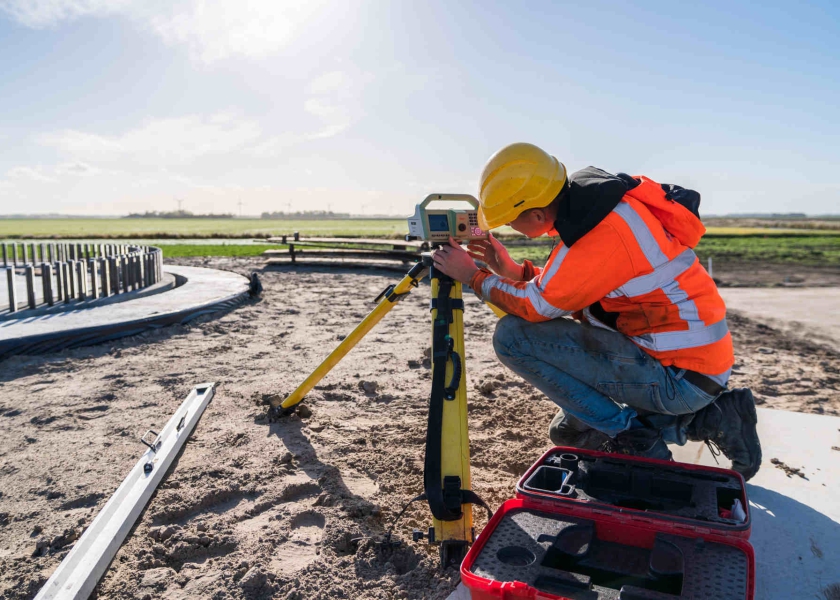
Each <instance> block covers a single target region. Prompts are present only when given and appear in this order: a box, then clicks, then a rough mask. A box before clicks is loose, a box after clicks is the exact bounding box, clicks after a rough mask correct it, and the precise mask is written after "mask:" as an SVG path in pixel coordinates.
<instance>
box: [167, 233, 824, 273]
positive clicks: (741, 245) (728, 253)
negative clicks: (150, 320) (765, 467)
mask: <svg viewBox="0 0 840 600" xmlns="http://www.w3.org/2000/svg"><path fill="white" fill-rule="evenodd" d="M161 248H162V249H163V255H164V257H165V258H172V257H177V256H259V255H261V254H262V253H263V252H264V251H265V250H269V249H275V250H276V249H280V248H285V246H281V245H279V244H271V245H268V244H253V245H248V246H245V245H241V244H236V243H231V244H171V245H162V246H161ZM550 250H551V247H550V246H528V247H512V248H511V249H510V253H511V255H512V256H513V257H514V258H515V259H516V260H519V261H521V260H522V259H524V258H527V259H529V260H531V261H533V262H534V263H535V264H538V265H542V264H545V261H546V259H547V258H548V255H549V253H550ZM695 250H696V252H697V255H698V256H699V257H700V259H701V260H703V261H705V260H706V259H707V258H709V257H712V258H713V259H714V260H716V261H739V262H769V263H796V264H807V265H832V266H840V235H833V236H823V235H819V236H795V237H788V236H773V237H708V238H703V240H701V242H700V244H699V245H698V246H697V248H696V249H695Z"/></svg>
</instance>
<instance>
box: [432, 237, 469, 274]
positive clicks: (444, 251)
mask: <svg viewBox="0 0 840 600" xmlns="http://www.w3.org/2000/svg"><path fill="white" fill-rule="evenodd" d="M433 258H434V261H435V268H436V269H440V270H441V271H443V272H444V273H446V274H447V275H449V276H450V277H451V278H452V279H454V280H455V281H460V282H461V283H466V284H469V282H470V280H471V279H472V277H473V275H475V273H476V272H477V271H478V267H477V266H476V264H475V261H474V260H473V259H472V258H470V255H469V254H467V251H466V250H464V249H463V248H461V246H460V244H458V242H456V241H455V240H454V239H452V238H451V237H450V238H449V245H448V246H441V247H440V249H438V250H436V251H435V254H434V257H433Z"/></svg>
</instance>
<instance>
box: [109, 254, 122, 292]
mask: <svg viewBox="0 0 840 600" xmlns="http://www.w3.org/2000/svg"><path fill="white" fill-rule="evenodd" d="M108 267H109V268H110V269H111V292H112V293H113V294H115V295H116V294H119V293H120V270H119V267H118V265H117V257H116V256H112V257H110V258H109V259H108Z"/></svg>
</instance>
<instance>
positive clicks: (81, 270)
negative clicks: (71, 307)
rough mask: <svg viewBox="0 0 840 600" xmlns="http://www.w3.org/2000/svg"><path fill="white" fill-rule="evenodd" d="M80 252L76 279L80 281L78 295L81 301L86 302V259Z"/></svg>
mask: <svg viewBox="0 0 840 600" xmlns="http://www.w3.org/2000/svg"><path fill="white" fill-rule="evenodd" d="M81 254H82V253H81V252H79V255H80V256H79V260H77V261H76V279H77V280H78V282H79V283H78V286H79V287H78V289H77V290H76V291H77V294H78V298H79V300H85V299H86V298H87V293H88V289H87V288H88V281H87V269H86V268H85V259H84V257H83V256H81Z"/></svg>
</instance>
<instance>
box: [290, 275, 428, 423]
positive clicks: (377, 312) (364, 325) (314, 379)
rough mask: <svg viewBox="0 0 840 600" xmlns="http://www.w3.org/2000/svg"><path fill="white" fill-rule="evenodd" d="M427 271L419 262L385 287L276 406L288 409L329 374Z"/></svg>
mask: <svg viewBox="0 0 840 600" xmlns="http://www.w3.org/2000/svg"><path fill="white" fill-rule="evenodd" d="M427 273H428V267H424V266H423V264H422V263H417V264H416V265H414V266H413V267H412V268H411V270H409V272H408V273H407V274H406V276H405V277H403V278H402V279H401V280H400V282H399V283H397V284H396V285H394V286H391V287H388V288H387V289H386V290H385V291H384V292H383V293H382V296H381V298H382V299H381V300H380V301H379V304H377V305H376V308H374V309H373V310H372V311H371V312H370V314H368V316H366V317H365V318H364V319H363V320H362V322H361V323H359V324H358V325H357V326H356V329H354V330H353V331H352V332H350V334H349V335H348V336H347V337H346V338H344V340H343V341H342V342H341V343H340V344H339V345H338V347H337V348H336V349H335V350H333V351H332V352H331V353H330V355H329V356H328V357H327V358H326V359H325V360H324V362H322V363H321V364H320V365H318V367H317V368H316V369H315V370H314V371H312V374H311V375H310V376H309V377H307V378H306V380H305V381H304V382H303V383H301V384H300V386H298V388H297V389H296V390H295V391H294V392H292V393H291V394H290V395H289V397H288V398H286V399H285V400H283V403H282V404H281V405H280V406H281V407H282V408H291V407H292V406H294V405H295V404H297V403H298V402H300V401H301V400H303V397H304V396H306V394H308V393H309V392H310V391H312V388H314V387H315V386H316V385H318V382H319V381H321V379H323V378H324V376H325V375H326V374H327V373H329V372H330V371H331V370H332V368H333V367H334V366H336V365H337V364H338V363H339V362H340V361H341V359H342V358H344V357H345V356H346V355H347V353H348V352H350V351H351V350H352V349H353V348H354V347H355V346H356V344H358V343H359V341H360V340H361V339H362V338H363V337H365V335H366V334H367V333H368V332H369V331H370V330H371V329H373V328H374V326H376V324H377V323H379V321H381V320H382V317H384V316H385V315H387V314H388V313H389V312H390V310H391V309H392V308H394V305H395V304H396V303H397V302H398V301H399V299H400V297H401V296H404V295H405V294H408V293H409V292H411V289H412V288H413V287H415V286H416V285H417V284H418V283H419V282H420V280H421V279H423V277H425V276H426V274H427Z"/></svg>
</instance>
